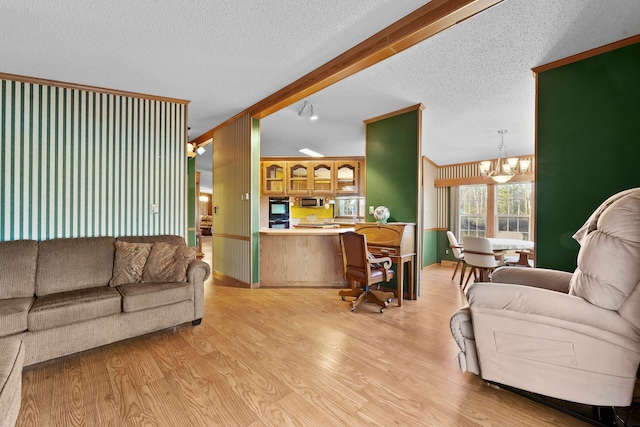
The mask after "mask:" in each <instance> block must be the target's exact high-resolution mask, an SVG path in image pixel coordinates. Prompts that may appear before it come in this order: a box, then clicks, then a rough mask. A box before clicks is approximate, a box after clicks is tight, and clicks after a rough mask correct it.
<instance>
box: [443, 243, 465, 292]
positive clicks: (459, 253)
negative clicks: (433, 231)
mask: <svg viewBox="0 0 640 427" xmlns="http://www.w3.org/2000/svg"><path fill="white" fill-rule="evenodd" d="M447 239H449V247H450V248H451V253H452V254H453V256H454V257H456V259H457V260H458V263H457V264H456V268H455V270H453V276H451V280H453V279H454V278H455V277H456V273H457V272H458V267H460V266H462V268H461V269H460V270H461V271H460V286H462V281H463V280H464V271H465V270H466V268H467V263H466V262H465V261H464V253H463V251H464V248H463V246H462V245H461V244H460V243H458V239H456V236H455V234H453V233H452V232H451V231H447Z"/></svg>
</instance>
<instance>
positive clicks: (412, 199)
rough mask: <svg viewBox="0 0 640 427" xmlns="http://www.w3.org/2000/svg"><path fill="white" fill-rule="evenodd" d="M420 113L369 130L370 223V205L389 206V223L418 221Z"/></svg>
mask: <svg viewBox="0 0 640 427" xmlns="http://www.w3.org/2000/svg"><path fill="white" fill-rule="evenodd" d="M420 113H421V111H420V110H418V109H416V110H412V111H409V112H407V113H404V114H399V115H397V116H392V117H388V118H385V119H382V120H379V121H376V122H371V123H368V124H367V127H366V149H365V153H366V206H367V209H366V212H367V214H366V220H367V221H368V222H375V221H376V220H375V218H374V217H373V215H371V214H370V213H369V209H368V207H369V206H374V207H377V206H381V205H382V206H386V207H388V208H389V211H390V212H391V217H390V218H389V222H415V223H417V219H418V218H417V212H418V183H419V181H418V175H419V164H420V161H421V159H420V154H419V153H420V146H419V142H420V135H419V133H418V132H419V114H420Z"/></svg>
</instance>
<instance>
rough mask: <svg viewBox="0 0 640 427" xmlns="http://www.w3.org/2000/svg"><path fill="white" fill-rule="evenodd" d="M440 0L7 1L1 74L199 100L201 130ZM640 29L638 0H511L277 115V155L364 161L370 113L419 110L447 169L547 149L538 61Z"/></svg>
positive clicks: (193, 106) (270, 142)
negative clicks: (306, 151) (540, 140)
mask: <svg viewBox="0 0 640 427" xmlns="http://www.w3.org/2000/svg"><path fill="white" fill-rule="evenodd" d="M424 3H427V2H426V1H417V0H416V1H413V0H405V1H398V0H367V1H366V2H363V1H361V0H346V1H345V0H325V1H322V2H299V1H292V0H271V1H268V2H267V1H254V0H251V1H249V0H163V1H161V0H138V1H133V2H132V1H124V0H109V1H102V0H101V1H96V0H56V1H55V2H47V1H45V0H20V1H18V0H0V12H1V13H0V72H5V73H13V74H21V75H26V76H33V77H39V78H45V79H51V80H60V81H65V82H72V83H80V84H86V85H92V86H99V87H105V88H112V89H119V90H128V91H133V92H138V93H147V94H152V95H159V96H167V97H173V98H181V99H188V100H191V103H190V105H189V124H190V126H191V132H190V137H191V138H194V137H197V136H199V135H200V134H202V133H203V132H205V131H207V130H209V129H211V128H212V127H214V126H216V125H218V124H220V123H222V122H223V121H225V120H226V119H228V118H230V117H232V116H233V115H235V114H236V113H238V112H240V111H243V110H244V109H245V108H247V107H249V106H250V105H253V104H255V103H256V102H258V101H260V100H261V99H263V98H265V97H266V96H268V95H270V94H272V93H274V92H276V91H277V90H278V89H280V88H282V87H284V86H286V85H287V84H289V83H291V82H293V81H294V80H296V79H298V78H299V77H301V76H302V75H304V74H306V73H307V72H309V71H311V70H313V69H315V68H317V67H319V66H320V65H322V64H324V63H326V62H327V61H329V60H330V59H332V58H334V57H335V56H337V55H339V54H340V53H342V52H344V51H345V50H347V49H348V48H350V47H352V46H354V45H356V44H357V43H359V42H361V41H362V40H364V39H366V38H368V37H369V36H371V35H372V34H374V33H376V32H377V31H379V30H381V29H382V28H384V27H386V26H388V25H390V24H391V23H393V22H395V21H397V20H398V19H400V18H402V17H403V16H405V15H407V14H409V13H410V12H412V11H413V10H415V9H417V8H418V7H420V6H422V5H423V4H424ZM639 33H640V1H638V0H562V1H557V0H539V1H530V0H505V1H503V2H502V3H500V4H498V5H496V6H494V7H492V8H491V9H489V10H487V11H485V12H483V13H481V14H479V15H477V16H475V17H473V18H471V19H469V20H466V21H464V22H462V23H460V24H458V25H457V26H454V27H453V28H450V29H448V30H446V31H444V32H442V33H440V34H438V35H436V36H434V37H432V38H431V39H428V40H426V41H424V42H422V43H421V44H419V45H417V46H414V47H412V48H410V49H408V50H406V51H404V52H402V53H400V54H398V55H396V56H394V57H391V58H389V59H387V60H386V61H384V62H382V63H379V64H377V65H375V66H373V67H370V68H369V69H366V70H364V71H362V72H360V73H358V74H357V75H355V76H352V77H349V78H347V79H345V80H343V81H341V82H339V83H337V84H335V85H333V86H331V87H329V88H327V89H324V90H323V91H321V92H318V93H316V94H314V95H311V96H310V97H309V98H308V99H309V100H311V101H312V102H313V104H314V107H315V109H316V112H317V113H318V115H319V116H320V119H319V120H317V121H315V122H310V121H308V120H304V119H301V118H299V117H298V116H297V110H298V108H299V107H300V105H301V104H302V102H300V103H297V104H295V105H292V106H290V107H288V108H285V109H283V110H281V111H279V112H276V113H274V114H272V115H271V116H268V117H266V118H265V119H263V120H262V154H263V155H298V154H299V153H298V151H297V150H298V149H299V148H302V147H309V148H313V149H316V150H317V151H320V152H322V153H324V154H326V155H363V154H364V126H363V123H362V121H363V120H364V119H368V118H371V117H375V116H378V115H381V114H385V113H388V112H390V111H394V110H397V109H401V108H405V107H407V106H410V105H414V104H417V103H422V104H424V105H425V107H426V109H425V110H424V122H423V132H424V135H423V143H424V146H423V154H425V155H426V156H428V157H429V158H430V159H432V160H433V161H435V162H436V163H438V164H441V165H442V164H451V163H458V162H465V161H474V160H478V159H484V158H490V157H495V155H496V154H497V145H498V144H499V138H498V134H497V131H498V129H508V130H509V132H508V133H507V134H506V136H505V142H506V144H507V145H508V151H509V154H513V155H517V154H527V153H532V152H533V150H534V145H533V141H534V102H535V99H534V89H535V88H534V80H533V78H532V77H531V71H530V70H531V68H532V67H535V66H537V65H542V64H545V63H548V62H550V61H553V60H556V59H559V58H563V57H566V56H568V55H572V54H574V53H579V52H582V51H585V50H588V49H591V48H594V47H597V46H601V45H603V44H606V43H610V42H613V41H616V40H620V39H622V38H625V37H629V36H632V35H636V34H639ZM208 151H209V152H211V150H208ZM210 164H211V160H210V157H209V158H207V157H202V156H201V157H198V169H200V170H202V171H203V176H202V178H203V182H204V185H203V187H205V188H206V187H210V184H209V185H207V182H208V180H209V179H210V172H208V171H207V169H209V170H210Z"/></svg>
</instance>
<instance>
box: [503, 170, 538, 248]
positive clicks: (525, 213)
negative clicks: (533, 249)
mask: <svg viewBox="0 0 640 427" xmlns="http://www.w3.org/2000/svg"><path fill="white" fill-rule="evenodd" d="M530 222H531V183H530V182H518V183H513V184H509V183H507V184H497V185H496V235H498V234H500V233H503V234H505V233H508V232H511V233H521V234H522V238H523V239H524V240H529V239H530V227H529V224H530ZM516 236H517V234H516Z"/></svg>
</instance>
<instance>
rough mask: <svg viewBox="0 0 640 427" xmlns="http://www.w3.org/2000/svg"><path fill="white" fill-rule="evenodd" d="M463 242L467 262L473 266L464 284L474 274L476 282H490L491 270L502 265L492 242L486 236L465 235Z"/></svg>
mask: <svg viewBox="0 0 640 427" xmlns="http://www.w3.org/2000/svg"><path fill="white" fill-rule="evenodd" d="M462 244H463V246H464V259H465V262H466V263H467V265H468V266H469V267H471V270H470V271H469V275H468V276H467V280H466V281H465V283H464V285H465V286H466V285H467V283H469V279H470V278H471V275H472V274H473V277H474V279H475V281H476V282H490V281H491V272H492V271H493V270H495V269H496V268H497V267H499V266H500V261H499V260H498V259H496V254H495V253H494V251H493V248H492V247H491V242H490V241H489V240H488V239H486V238H484V237H474V236H465V238H464V240H463V241H462Z"/></svg>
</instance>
